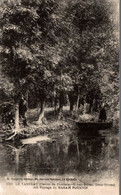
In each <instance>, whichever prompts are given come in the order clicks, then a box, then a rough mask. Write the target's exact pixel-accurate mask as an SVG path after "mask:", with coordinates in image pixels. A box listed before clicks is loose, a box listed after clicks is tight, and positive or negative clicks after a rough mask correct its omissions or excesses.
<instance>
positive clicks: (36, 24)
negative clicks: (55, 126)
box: [0, 0, 119, 113]
mask: <svg viewBox="0 0 121 195" xmlns="http://www.w3.org/2000/svg"><path fill="white" fill-rule="evenodd" d="M115 5H116V4H114V3H113V1H112V2H110V1H108V0H101V1H100V0H97V1H95V0H86V1H82V0H76V1H75V0H68V1H66V0H62V1H59V0H36V1H34V0H29V1H28V0H14V1H9V0H7V1H4V0H3V1H1V10H0V13H1V30H0V35H1V40H0V47H1V57H2V61H1V67H2V73H1V75H4V77H5V79H6V78H7V79H8V81H9V83H10V85H6V86H10V88H9V90H8V91H10V92H11V93H10V97H11V98H13V100H14V101H15V103H16V102H20V99H21V97H22V96H24V98H25V99H26V100H27V101H28V100H30V101H33V102H35V103H33V105H35V106H37V104H39V103H41V104H43V103H44V102H52V105H53V106H55V107H56V105H57V103H58V102H59V110H62V109H63V105H64V104H65V103H67V101H68V100H69V101H70V109H71V110H73V106H74V104H75V105H77V107H78V106H79V101H80V102H81V99H85V100H86V102H87V103H90V105H92V103H93V101H95V102H96V101H104V102H105V103H108V104H109V105H110V108H111V109H112V113H113V112H114V110H116V109H117V110H118V102H119V100H118V96H119V86H118V83H119V76H118V74H119V68H118V67H119V66H118V62H119V59H118V58H119V45H118V42H119V41H118V38H117V37H118V36H117V34H118V24H117V18H116V17H115V11H116V8H117V7H116V6H115ZM1 81H2V82H1ZM1 81H0V82H1V86H2V90H4V89H5V90H4V91H6V88H5V83H4V82H3V80H1ZM8 81H7V82H8ZM112 97H113V99H112ZM29 104H30V105H31V102H28V105H29ZM41 106H42V107H43V105H41Z"/></svg>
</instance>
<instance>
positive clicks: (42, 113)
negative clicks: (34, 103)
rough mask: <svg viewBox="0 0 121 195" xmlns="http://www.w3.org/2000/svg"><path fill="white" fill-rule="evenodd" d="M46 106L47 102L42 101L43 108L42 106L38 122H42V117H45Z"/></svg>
mask: <svg viewBox="0 0 121 195" xmlns="http://www.w3.org/2000/svg"><path fill="white" fill-rule="evenodd" d="M44 108H45V102H44V101H42V102H41V108H40V113H39V118H38V121H37V123H39V124H41V123H42V119H43V118H44V111H45V110H44Z"/></svg>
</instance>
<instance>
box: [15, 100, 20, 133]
mask: <svg viewBox="0 0 121 195" xmlns="http://www.w3.org/2000/svg"><path fill="white" fill-rule="evenodd" d="M15 132H20V125H19V104H18V103H16V107H15Z"/></svg>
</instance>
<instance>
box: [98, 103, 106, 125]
mask: <svg viewBox="0 0 121 195" xmlns="http://www.w3.org/2000/svg"><path fill="white" fill-rule="evenodd" d="M105 107H106V106H105V105H104V104H103V106H102V108H101V110H100V113H99V122H105V121H106V120H107V115H106V110H105Z"/></svg>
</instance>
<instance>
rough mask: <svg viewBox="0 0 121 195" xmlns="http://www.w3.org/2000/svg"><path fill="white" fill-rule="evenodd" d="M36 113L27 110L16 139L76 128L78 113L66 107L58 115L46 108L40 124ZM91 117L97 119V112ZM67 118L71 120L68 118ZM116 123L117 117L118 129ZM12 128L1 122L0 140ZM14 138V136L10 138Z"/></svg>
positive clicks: (5, 136) (32, 110)
mask: <svg viewBox="0 0 121 195" xmlns="http://www.w3.org/2000/svg"><path fill="white" fill-rule="evenodd" d="M38 113H39V109H29V110H28V111H27V121H28V126H26V127H24V126H23V125H22V123H21V124H20V135H17V139H19V138H28V137H33V136H38V135H42V136H43V135H51V134H52V133H54V132H55V131H57V132H60V131H65V130H66V131H68V129H69V130H70V129H71V130H74V129H76V128H77V126H76V123H75V122H74V121H73V120H76V119H77V118H78V116H79V113H74V112H73V113H70V111H69V109H68V108H67V107H65V108H64V111H63V113H62V114H60V115H58V113H57V112H55V111H54V109H53V108H46V110H45V118H46V121H45V122H44V123H41V124H38V123H37V117H38ZM91 117H92V118H93V119H94V121H98V113H92V114H91ZM69 118H71V119H73V120H72V121H71V120H68V119H69ZM118 125H119V122H118V119H117V120H115V121H113V126H114V127H116V128H117V129H119V128H118ZM13 129H14V127H11V126H10V125H5V124H1V128H0V140H1V141H3V140H6V139H7V138H8V137H9V136H11V135H12V134H13V133H12V130H13ZM14 139H15V137H13V138H12V140H14Z"/></svg>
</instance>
